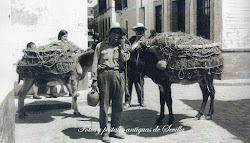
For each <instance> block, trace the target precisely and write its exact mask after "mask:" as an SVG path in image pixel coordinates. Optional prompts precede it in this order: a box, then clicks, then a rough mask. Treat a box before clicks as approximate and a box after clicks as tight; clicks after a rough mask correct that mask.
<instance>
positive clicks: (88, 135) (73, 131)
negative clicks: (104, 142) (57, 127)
mask: <svg viewBox="0 0 250 143" xmlns="http://www.w3.org/2000/svg"><path fill="white" fill-rule="evenodd" d="M86 129H87V130H89V132H87V131H81V130H80V128H68V129H65V130H63V131H62V132H63V133H64V134H65V135H66V136H68V137H70V138H71V139H81V138H85V139H100V138H99V136H97V135H96V133H97V132H95V131H94V130H93V129H91V128H86ZM90 130H91V131H90Z"/></svg>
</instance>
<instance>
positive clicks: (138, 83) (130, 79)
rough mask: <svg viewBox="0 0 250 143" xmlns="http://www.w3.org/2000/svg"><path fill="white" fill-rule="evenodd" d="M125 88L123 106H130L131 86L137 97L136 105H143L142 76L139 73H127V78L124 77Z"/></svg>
mask: <svg viewBox="0 0 250 143" xmlns="http://www.w3.org/2000/svg"><path fill="white" fill-rule="evenodd" d="M126 78H127V79H126V82H127V86H126V89H125V104H131V98H132V88H133V84H135V89H136V93H137V97H138V103H139V104H143V103H144V90H143V85H144V75H142V74H141V73H137V72H134V71H128V73H127V77H126Z"/></svg>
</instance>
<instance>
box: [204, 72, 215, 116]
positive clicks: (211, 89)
mask: <svg viewBox="0 0 250 143" xmlns="http://www.w3.org/2000/svg"><path fill="white" fill-rule="evenodd" d="M207 81H208V89H209V93H210V108H209V111H208V114H207V116H206V119H207V120H211V119H212V114H213V113H214V96H215V90H214V84H213V76H209V77H208V80H207Z"/></svg>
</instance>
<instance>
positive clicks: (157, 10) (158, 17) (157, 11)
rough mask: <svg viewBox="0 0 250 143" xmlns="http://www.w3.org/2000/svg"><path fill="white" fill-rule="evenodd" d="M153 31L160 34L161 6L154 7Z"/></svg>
mask: <svg viewBox="0 0 250 143" xmlns="http://www.w3.org/2000/svg"><path fill="white" fill-rule="evenodd" d="M155 31H156V32H157V33H161V32H162V7H161V5H160V6H156V7H155Z"/></svg>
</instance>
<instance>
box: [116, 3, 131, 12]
mask: <svg viewBox="0 0 250 143" xmlns="http://www.w3.org/2000/svg"><path fill="white" fill-rule="evenodd" d="M126 7H128V1H127V0H115V11H117V10H122V9H124V8H126Z"/></svg>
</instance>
